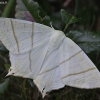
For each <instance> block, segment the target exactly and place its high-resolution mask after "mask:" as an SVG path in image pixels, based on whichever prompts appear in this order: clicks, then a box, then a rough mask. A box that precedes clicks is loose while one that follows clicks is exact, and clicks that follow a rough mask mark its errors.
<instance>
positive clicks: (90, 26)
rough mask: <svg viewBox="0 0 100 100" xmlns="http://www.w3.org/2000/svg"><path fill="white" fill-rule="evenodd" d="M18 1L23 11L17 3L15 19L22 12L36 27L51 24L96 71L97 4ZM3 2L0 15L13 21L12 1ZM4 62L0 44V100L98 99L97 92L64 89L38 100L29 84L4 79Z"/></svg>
mask: <svg viewBox="0 0 100 100" xmlns="http://www.w3.org/2000/svg"><path fill="white" fill-rule="evenodd" d="M22 1H23V3H24V5H25V7H26V8H25V7H23V5H22V4H21V3H19V2H21V0H17V2H16V5H17V8H16V13H14V14H16V15H17V16H19V17H18V18H22V17H23V18H24V17H25V15H24V13H23V12H26V11H29V12H30V14H31V15H32V17H33V18H34V19H35V21H36V22H38V23H42V24H45V25H48V26H50V22H52V25H53V27H54V28H55V29H59V30H62V31H64V32H65V34H66V36H68V37H69V38H71V39H72V40H73V41H74V42H76V44H78V45H79V46H80V47H81V48H82V49H83V50H84V52H85V53H87V55H88V56H89V57H90V59H91V60H92V61H93V62H94V64H95V65H96V66H97V68H98V69H100V6H99V5H100V1H99V0H88V1H87V0H84V1H82V0H22ZM67 1H69V2H67ZM7 2H10V3H8V4H7V5H1V4H0V15H1V16H3V17H13V16H14V15H12V11H13V9H11V8H12V7H15V1H14V0H7ZM9 5H10V6H9ZM61 9H62V10H61ZM64 9H65V10H64ZM17 12H18V13H17ZM74 16H75V17H74ZM16 18H17V17H16ZM80 18H81V19H80ZM24 19H25V18H24ZM75 22H78V23H75ZM70 24H71V25H70ZM8 58H9V56H8V51H7V49H6V48H5V47H4V46H3V45H2V43H1V42H0V100H99V98H100V89H92V90H86V89H77V88H72V87H68V86H66V87H64V88H62V89H60V90H56V91H52V92H50V93H49V94H48V95H47V96H46V97H45V98H44V99H42V97H41V94H40V93H39V91H38V89H37V88H36V86H35V85H34V83H33V81H32V80H30V79H23V78H18V77H13V76H11V77H9V78H5V75H6V74H7V71H8V68H9V66H10V62H9V59H8ZM4 65H5V66H4Z"/></svg>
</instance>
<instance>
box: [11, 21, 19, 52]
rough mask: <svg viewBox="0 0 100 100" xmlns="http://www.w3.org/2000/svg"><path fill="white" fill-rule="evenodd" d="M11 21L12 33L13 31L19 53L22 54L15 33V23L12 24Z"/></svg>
mask: <svg viewBox="0 0 100 100" xmlns="http://www.w3.org/2000/svg"><path fill="white" fill-rule="evenodd" d="M10 21H11V26H12V31H13V34H14V37H15V41H16V44H17V48H18V52H20V50H19V43H18V40H17V37H16V34H15V31H14V26H13V22H12V20H11V19H10Z"/></svg>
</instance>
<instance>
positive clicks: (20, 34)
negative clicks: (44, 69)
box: [0, 18, 53, 79]
mask: <svg viewBox="0 0 100 100" xmlns="http://www.w3.org/2000/svg"><path fill="white" fill-rule="evenodd" d="M52 31H53V29H52V28H50V27H47V26H45V25H41V24H38V23H32V22H29V21H24V20H18V19H9V18H0V40H1V41H2V43H3V44H4V45H5V46H6V47H7V49H8V50H9V51H10V61H11V68H10V70H9V71H10V72H9V73H8V75H15V76H21V77H27V78H32V79H34V78H35V77H36V76H37V74H38V73H39V71H40V69H41V66H42V63H43V61H44V58H45V55H46V52H47V49H48V44H49V39H50V36H51V35H52Z"/></svg>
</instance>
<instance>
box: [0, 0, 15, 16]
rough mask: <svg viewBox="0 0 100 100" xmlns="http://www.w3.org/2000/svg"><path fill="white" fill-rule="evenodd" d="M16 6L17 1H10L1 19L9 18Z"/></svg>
mask: <svg viewBox="0 0 100 100" xmlns="http://www.w3.org/2000/svg"><path fill="white" fill-rule="evenodd" d="M15 4H16V0H9V2H8V4H7V5H6V7H5V9H4V11H3V13H2V15H1V17H9V16H10V14H11V13H12V12H11V10H12V9H13V7H14V6H15Z"/></svg>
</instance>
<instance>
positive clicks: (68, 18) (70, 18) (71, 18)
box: [60, 9, 82, 31]
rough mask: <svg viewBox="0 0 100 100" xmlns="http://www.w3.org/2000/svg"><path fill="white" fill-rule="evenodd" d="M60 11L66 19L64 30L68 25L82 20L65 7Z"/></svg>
mask: <svg viewBox="0 0 100 100" xmlns="http://www.w3.org/2000/svg"><path fill="white" fill-rule="evenodd" d="M60 13H61V16H62V19H63V20H64V22H65V24H66V26H65V29H64V31H65V30H66V28H67V27H68V25H70V24H72V23H75V22H79V21H82V19H81V18H75V17H74V16H73V15H71V14H69V13H67V12H66V11H65V10H64V9H61V12H60Z"/></svg>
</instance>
